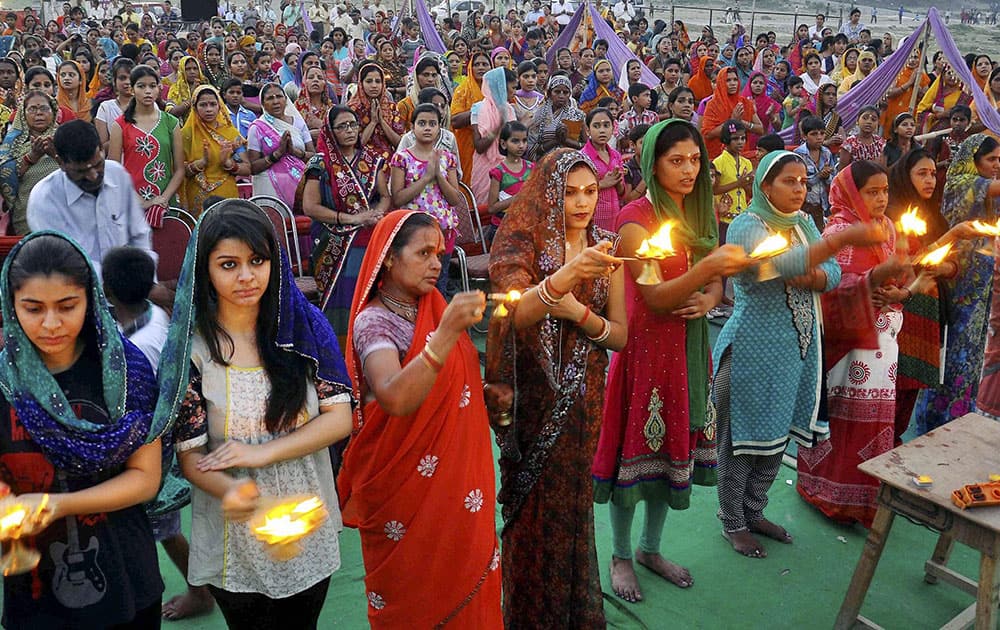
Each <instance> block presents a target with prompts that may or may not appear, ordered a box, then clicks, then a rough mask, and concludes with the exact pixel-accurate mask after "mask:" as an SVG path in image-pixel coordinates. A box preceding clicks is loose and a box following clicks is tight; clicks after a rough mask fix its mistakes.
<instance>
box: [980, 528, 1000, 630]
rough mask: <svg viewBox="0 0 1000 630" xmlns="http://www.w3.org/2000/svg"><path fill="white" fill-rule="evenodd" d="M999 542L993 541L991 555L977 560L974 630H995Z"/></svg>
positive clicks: (985, 555)
mask: <svg viewBox="0 0 1000 630" xmlns="http://www.w3.org/2000/svg"><path fill="white" fill-rule="evenodd" d="M998 547H1000V541H994V549H993V553H984V554H982V557H981V558H980V560H979V594H978V595H977V596H976V630H994V629H995V628H996V617H997V606H998V605H1000V593H997V583H996V580H997V568H998V564H997V553H996V552H997V551H998Z"/></svg>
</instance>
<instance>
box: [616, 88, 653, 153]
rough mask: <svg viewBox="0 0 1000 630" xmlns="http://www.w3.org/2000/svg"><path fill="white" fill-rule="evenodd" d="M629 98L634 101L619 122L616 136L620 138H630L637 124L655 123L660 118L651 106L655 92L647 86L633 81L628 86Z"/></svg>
mask: <svg viewBox="0 0 1000 630" xmlns="http://www.w3.org/2000/svg"><path fill="white" fill-rule="evenodd" d="M628 98H629V101H630V102H631V103H632V107H630V108H629V109H628V111H626V112H625V113H624V114H622V116H621V120H620V121H619V123H618V133H617V135H616V137H617V138H619V139H620V140H624V139H626V138H628V137H629V132H630V131H631V130H632V129H633V128H635V127H636V126H638V125H643V124H644V125H653V124H656V122H657V120H658V119H659V116H657V115H656V111H655V110H653V109H651V108H650V106H651V105H652V100H653V92H652V90H650V89H649V88H648V87H647V86H645V85H643V84H642V83H633V84H632V85H630V86H629V88H628Z"/></svg>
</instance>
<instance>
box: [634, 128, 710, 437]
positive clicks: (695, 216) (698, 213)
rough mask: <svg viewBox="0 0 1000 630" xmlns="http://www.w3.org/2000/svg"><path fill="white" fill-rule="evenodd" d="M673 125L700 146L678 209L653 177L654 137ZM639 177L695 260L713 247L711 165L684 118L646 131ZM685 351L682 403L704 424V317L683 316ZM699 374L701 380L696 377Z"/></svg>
mask: <svg viewBox="0 0 1000 630" xmlns="http://www.w3.org/2000/svg"><path fill="white" fill-rule="evenodd" d="M674 125H686V126H687V127H689V128H690V130H691V134H692V135H693V136H694V137H695V138H696V139H697V142H698V144H699V148H700V149H701V168H700V169H699V170H698V177H697V179H696V180H695V184H694V190H692V191H691V192H690V193H689V194H688V195H686V196H685V197H684V207H683V208H678V207H677V204H676V203H674V200H673V198H672V197H671V196H670V195H669V194H667V191H666V190H664V189H663V187H662V186H660V183H659V181H658V180H657V179H656V139H657V138H659V137H660V134H662V133H664V132H665V131H667V129H669V128H670V127H672V126H674ZM640 166H641V168H642V178H643V180H645V181H646V186H647V188H646V196H647V197H649V201H650V202H651V203H652V205H653V213H654V215H655V216H656V220H657V221H658V222H659V223H665V222H666V221H667V220H672V221H674V223H675V225H674V229H673V233H674V234H675V235H676V237H677V238H678V240H679V242H681V243H683V244H684V246H685V247H686V248H687V249H688V251H689V252H690V256H691V263H692V264H693V263H696V262H698V261H699V260H701V259H702V258H704V257H705V256H707V255H708V254H709V253H711V251H712V250H713V249H715V248H716V247H717V246H718V245H719V224H718V222H717V221H716V219H715V206H714V202H713V197H712V176H711V163H710V161H709V158H708V149H707V148H706V147H705V140H704V139H703V138H702V136H701V134H700V133H698V129H697V128H696V127H695V126H694V125H692V124H691V123H690V122H688V121H686V120H682V119H680V118H670V119H668V120H664V121H662V122H658V123H656V124H655V125H653V127H652V128H651V129H650V130H649V131H648V132H646V139H645V141H643V143H642V156H641V160H640ZM685 331H686V333H687V335H686V336H685V347H686V351H687V371H688V401H689V406H690V409H691V427H692V428H697V427H701V426H704V424H705V401H706V400H708V371H707V370H708V364H709V357H710V356H711V355H710V351H709V347H708V320H706V319H705V318H704V317H700V318H698V319H689V320H687V322H686V325H685ZM701 375H704V378H702V377H701Z"/></svg>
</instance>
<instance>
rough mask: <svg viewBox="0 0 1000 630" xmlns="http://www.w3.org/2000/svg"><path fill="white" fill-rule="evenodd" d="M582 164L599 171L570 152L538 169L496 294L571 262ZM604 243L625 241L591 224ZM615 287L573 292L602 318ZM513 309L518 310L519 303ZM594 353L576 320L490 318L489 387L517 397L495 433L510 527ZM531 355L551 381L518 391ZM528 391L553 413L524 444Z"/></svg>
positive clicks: (520, 206) (494, 276) (503, 254)
mask: <svg viewBox="0 0 1000 630" xmlns="http://www.w3.org/2000/svg"><path fill="white" fill-rule="evenodd" d="M646 144H648V145H649V146H652V145H654V144H655V142H650V143H644V146H645V145H646ZM577 166H586V167H587V168H589V169H591V170H594V166H593V164H592V163H591V162H590V160H589V159H588V158H587V157H586V156H585V155H583V154H582V153H581V152H579V151H574V150H571V149H564V148H561V149H556V150H555V151H552V152H550V153H548V154H547V155H546V156H545V158H544V159H542V161H541V162H539V163H538V164H537V165H536V166H535V170H534V171H533V172H532V176H531V177H530V178H529V179H528V181H527V182H525V184H524V186H523V187H522V188H521V192H520V193H518V195H517V197H515V200H514V203H513V204H512V205H511V207H510V209H509V210H508V212H507V216H506V217H505V218H504V220H503V222H502V223H501V224H500V229H499V230H498V231H497V234H496V237H495V238H494V240H493V249H492V251H491V252H490V265H489V270H490V280H491V281H492V283H493V286H494V287H495V290H496V291H499V292H507V291H510V290H513V289H516V290H518V291H521V292H524V291H527V290H528V289H529V288H531V287H532V286H535V285H538V284H539V283H540V282H542V280H543V279H544V278H545V277H546V276H548V275H550V274H552V273H554V272H555V271H556V270H558V269H559V268H560V267H561V266H562V265H563V264H564V262H565V257H566V226H565V203H566V178H567V176H568V174H569V172H570V171H571V170H572V169H573V168H575V167H577ZM595 173H596V171H595ZM595 177H596V174H595ZM706 181H707V180H706ZM709 195H711V191H709ZM713 220H714V215H713ZM601 241H610V242H611V243H614V245H615V247H617V244H618V235H617V234H615V233H613V232H608V231H605V230H602V229H601V228H599V227H597V225H596V224H594V222H593V220H591V223H590V225H589V226H588V227H587V246H588V247H589V246H593V245H595V244H597V243H599V242H601ZM613 251H614V248H612V252H613ZM612 255H613V254H612ZM610 285H611V281H610V277H607V276H605V277H601V278H598V279H596V280H590V281H585V282H581V283H580V284H579V285H577V287H576V288H575V289H574V290H573V294H574V296H576V298H577V299H578V300H579V301H580V302H581V303H583V304H587V305H588V306H590V308H591V310H592V311H593V312H594V313H600V312H602V311H603V310H604V308H605V306H606V304H607V301H608V291H609V288H610ZM513 308H517V307H516V305H515V306H514V307H513ZM591 352H601V353H603V352H604V350H601V349H600V348H597V347H596V346H595V345H594V343H593V342H592V341H590V340H589V339H588V338H587V337H586V335H584V334H583V333H582V331H581V330H580V328H578V327H577V326H574V325H572V323H571V322H564V321H563V320H561V319H557V318H546V319H543V320H541V321H540V322H539V323H538V324H536V325H534V326H532V327H530V328H528V329H525V330H521V331H518V330H516V329H515V328H514V317H513V314H512V316H511V317H494V318H492V319H491V320H490V327H489V337H488V339H487V344H486V382H488V383H491V384H494V383H495V384H507V385H509V386H511V387H512V388H513V389H514V397H515V405H514V408H513V409H512V410H511V414H512V417H513V419H512V422H511V424H510V425H509V426H508V427H505V428H500V427H495V428H496V435H497V442H498V443H499V444H500V457H501V458H502V459H505V460H507V462H505V464H504V465H505V466H506V467H508V468H510V469H511V470H510V472H509V474H507V475H506V477H507V478H506V479H505V481H504V485H503V487H502V488H501V490H500V495H499V501H500V503H502V504H503V511H502V512H503V518H504V521H505V524H506V525H509V524H510V523H511V522H512V521H513V520H514V519H515V518H516V517H517V514H518V513H519V511H520V509H521V506H522V505H523V504H524V502H525V500H526V499H527V498H528V495H529V494H530V493H531V491H532V489H533V488H534V486H535V483H536V482H537V481H538V479H539V478H540V477H541V475H542V474H543V472H544V469H545V464H546V462H547V460H548V457H549V454H550V452H551V450H552V448H553V446H554V445H555V443H556V441H557V440H558V439H559V436H560V435H561V434H562V431H563V428H564V426H565V424H566V422H567V421H568V420H569V419H570V410H571V407H573V405H574V404H575V403H576V401H577V400H578V399H579V398H580V397H581V396H582V395H583V394H584V392H583V391H582V385H583V383H584V382H585V379H586V376H587V371H588V363H589V355H590V353H591ZM529 357H530V359H531V360H532V361H534V362H536V363H537V364H538V366H539V367H540V369H541V372H542V373H543V374H544V375H545V379H544V382H540V383H523V384H522V385H519V384H518V378H517V377H518V368H517V363H518V361H525V360H528V358H529ZM521 386H523V387H526V388H540V389H543V390H544V392H545V394H546V396H547V397H548V398H550V399H551V400H552V405H551V406H549V405H546V407H547V408H546V409H543V410H533V411H535V412H536V413H538V414H539V415H541V414H545V415H544V417H542V418H538V419H537V420H535V421H534V422H533V424H534V425H537V427H529V428H532V430H533V431H534V429H535V428H537V431H534V433H535V435H534V436H533V437H531V438H530V439H528V438H519V434H523V433H525V432H526V431H527V430H528V428H525V427H522V426H520V425H521V423H522V422H523V420H522V419H521V418H519V417H518V413H517V411H518V410H517V404H516V400H517V397H518V388H519V387H521ZM706 400H707V399H706ZM522 441H524V442H525V443H524V444H523V445H522V444H521V442H522Z"/></svg>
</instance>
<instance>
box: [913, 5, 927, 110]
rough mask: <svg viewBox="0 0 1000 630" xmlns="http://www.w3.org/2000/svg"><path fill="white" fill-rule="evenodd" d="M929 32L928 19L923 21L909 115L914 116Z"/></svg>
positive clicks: (925, 58) (925, 59)
mask: <svg viewBox="0 0 1000 630" xmlns="http://www.w3.org/2000/svg"><path fill="white" fill-rule="evenodd" d="M930 34H931V23H930V20H925V21H924V36H923V41H922V42H921V46H920V61H919V62H918V63H917V69H916V72H917V73H918V74H917V77H918V79H917V80H916V81H915V82H914V83H913V93H912V94H910V110H909V111H910V115H911V116H914V115H915V114H914V112H916V109H917V93H918V92H920V89H919V88H920V79H919V77H920V74H919V73H922V72H923V71H924V62H926V61H927V36H928V35H930Z"/></svg>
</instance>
